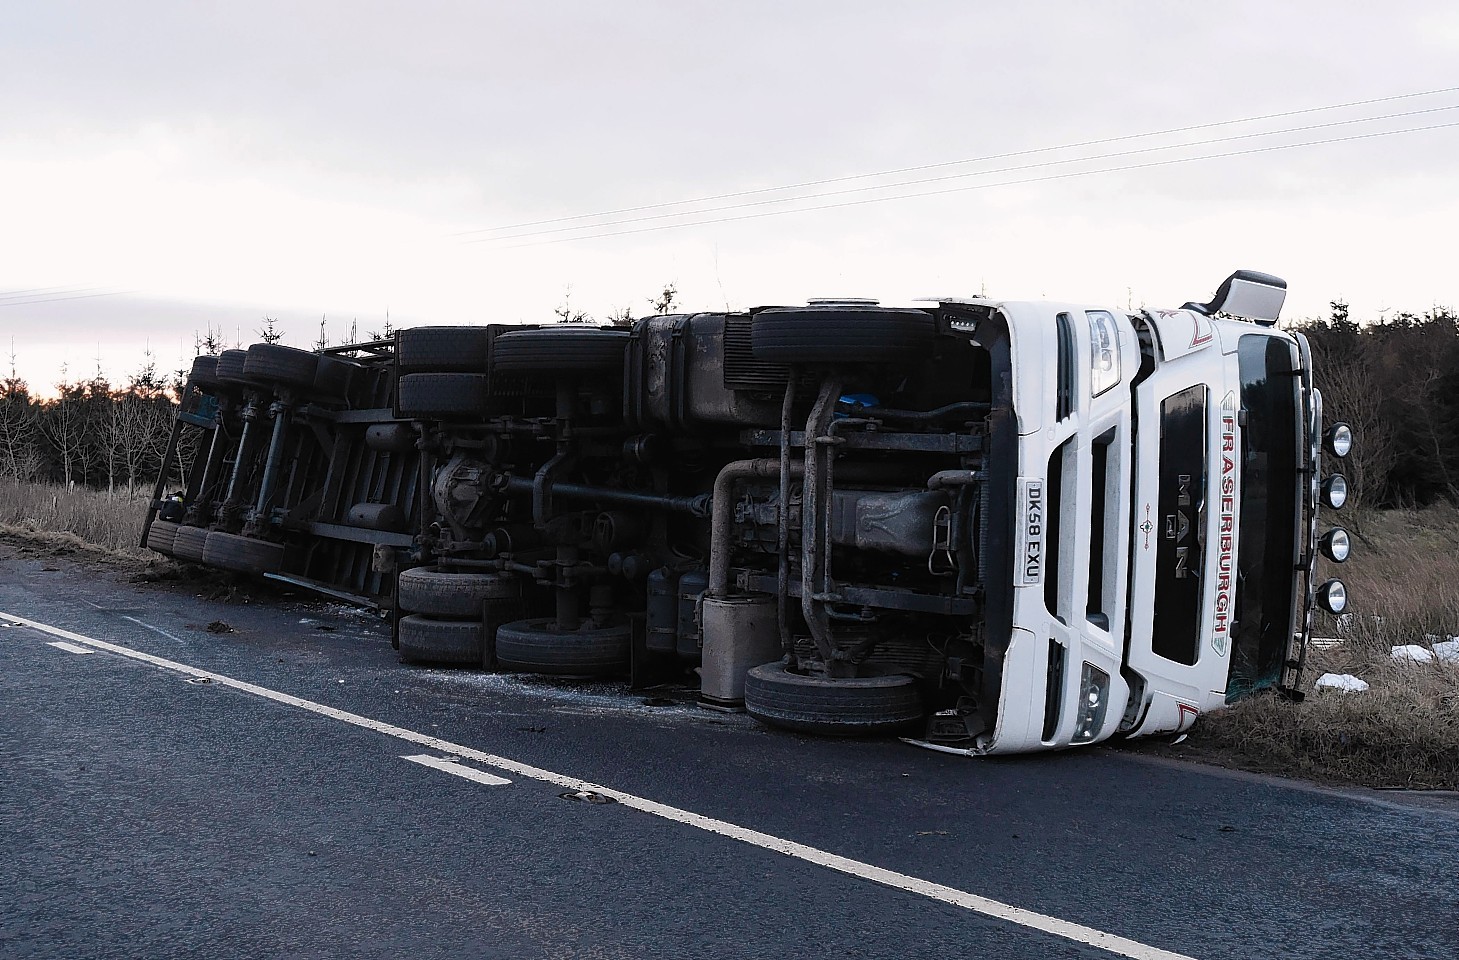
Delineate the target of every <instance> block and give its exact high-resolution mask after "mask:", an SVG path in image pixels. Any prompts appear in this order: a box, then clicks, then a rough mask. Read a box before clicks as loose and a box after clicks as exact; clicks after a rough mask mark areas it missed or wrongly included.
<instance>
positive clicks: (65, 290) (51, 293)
mask: <svg viewBox="0 0 1459 960" xmlns="http://www.w3.org/2000/svg"><path fill="white" fill-rule="evenodd" d="M100 289H102V288H101V287H36V288H35V289H34V290H10V291H7V292H6V293H4V294H0V301H5V300H26V299H30V298H31V297H35V296H38V295H40V294H44V295H46V296H48V297H64V296H69V295H70V294H73V293H90V292H91V291H93V290H100Z"/></svg>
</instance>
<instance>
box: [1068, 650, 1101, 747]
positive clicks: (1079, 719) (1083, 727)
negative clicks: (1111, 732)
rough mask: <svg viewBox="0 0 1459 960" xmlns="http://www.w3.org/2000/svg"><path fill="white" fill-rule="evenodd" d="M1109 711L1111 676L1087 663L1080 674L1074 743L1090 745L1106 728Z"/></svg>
mask: <svg viewBox="0 0 1459 960" xmlns="http://www.w3.org/2000/svg"><path fill="white" fill-rule="evenodd" d="M1108 709H1109V674H1107V673H1105V672H1104V671H1103V670H1101V669H1099V668H1098V667H1096V666H1095V665H1094V664H1092V663H1086V664H1085V665H1084V669H1083V670H1082V671H1080V674H1079V713H1078V714H1077V715H1076V717H1075V721H1074V741H1073V742H1074V743H1088V742H1089V741H1091V740H1093V739H1094V737H1095V735H1096V734H1098V733H1099V730H1100V728H1101V727H1103V726H1104V714H1105V711H1106V710H1108Z"/></svg>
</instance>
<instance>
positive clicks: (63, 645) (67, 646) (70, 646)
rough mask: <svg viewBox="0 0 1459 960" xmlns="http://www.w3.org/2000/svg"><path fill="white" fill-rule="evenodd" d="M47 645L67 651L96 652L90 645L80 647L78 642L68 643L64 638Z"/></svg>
mask: <svg viewBox="0 0 1459 960" xmlns="http://www.w3.org/2000/svg"><path fill="white" fill-rule="evenodd" d="M47 646H52V647H55V648H56V649H57V650H64V651H66V652H67V653H87V654H91V653H95V652H96V651H95V650H92V649H91V648H90V647H78V646H77V645H76V644H74V643H67V642H66V641H64V640H57V641H55V642H54V643H50V644H47Z"/></svg>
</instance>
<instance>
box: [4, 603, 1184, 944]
mask: <svg viewBox="0 0 1459 960" xmlns="http://www.w3.org/2000/svg"><path fill="white" fill-rule="evenodd" d="M0 618H3V619H5V620H9V621H10V622H11V623H15V624H18V625H20V626H23V627H30V628H31V629H32V630H38V631H40V632H41V633H46V634H50V635H51V636H53V637H63V638H65V639H67V640H72V641H75V642H77V643H82V644H86V645H87V646H90V647H95V648H96V649H98V650H105V651H107V652H109V653H115V654H117V655H119V656H123V657H128V658H130V659H132V660H139V661H141V662H142V663H150V664H151V665H152V666H154V667H161V668H162V669H164V670H172V671H175V672H178V673H185V674H187V675H188V676H191V677H207V678H208V679H210V680H212V681H214V682H215V683H218V684H220V685H221V686H225V687H232V688H233V689H234V690H240V691H242V692H244V693H250V694H253V695H254V696H256V697H262V698H263V699H265V700H272V701H273V702H275V703H281V704H284V705H286V706H290V707H296V708H298V709H300V710H307V711H309V712H310V713H315V714H318V715H320V716H323V717H329V718H331V719H334V720H339V721H342V722H344V723H348V724H352V725H353V726H356V727H360V728H362V729H365V730H373V731H375V732H376V733H381V734H384V735H385V736H388V737H395V738H397V739H400V740H404V741H406V742H407V743H413V744H416V745H418V746H422V747H425V748H426V749H428V750H436V751H439V752H441V753H448V754H452V755H453V756H457V757H461V758H463V759H465V760H473V761H475V762H477V763H479V764H482V765H483V766H488V767H495V768H496V769H498V770H502V771H505V772H507V773H514V774H516V775H517V776H519V777H526V778H527V779H529V780H540V781H541V782H543V783H550V784H552V785H553V786H556V787H561V788H563V789H565V790H589V791H592V792H594V793H601V794H604V795H605V796H609V797H612V798H613V799H614V800H617V801H618V802H619V803H620V804H622V805H623V806H625V807H630V808H632V809H634V810H639V811H642V812H644V813H649V814H652V815H654V816H656V817H662V818H663V819H665V820H671V821H673V822H675V823H681V824H684V825H685V826H690V827H695V828H697V829H699V830H703V831H705V832H706V833H713V834H716V835H718V836H721V837H728V838H729V839H731V840H738V841H740V842H741V843H746V844H749V845H750V846H752V847H759V848H760V849H762V850H769V851H771V852H773V853H783V854H785V855H786V856H788V857H794V858H795V859H797V860H802V861H805V862H806V863H813V864H815V865H817V866H820V867H825V868H826V869H828V870H835V871H836V872H838V873H843V874H846V875H848V876H852V877H859V878H861V879H863V880H870V881H872V882H873V883H879V884H881V885H883V886H887V887H891V888H893V889H896V890H903V891H906V892H907V893H915V894H917V895H919V896H923V897H927V898H928V899H930V900H937V901H939V902H941V903H946V904H950V905H952V906H955V907H962V908H963V909H965V910H971V911H973V912H974V913H980V914H982V915H984V916H987V917H993V918H995V919H998V920H1006V921H1008V922H1009V923H1016V924H1018V925H1019V926H1021V927H1027V928H1028V929H1030V930H1038V931H1041V932H1043V933H1048V934H1052V935H1054V936H1056V937H1063V938H1064V939H1066V940H1072V941H1073V942H1075V943H1082V944H1086V945H1088V946H1091V947H1097V948H1099V949H1101V950H1105V951H1108V952H1109V953H1114V954H1118V955H1120V956H1123V957H1131V958H1133V960H1192V958H1191V957H1188V956H1186V955H1185V954H1180V953H1173V952H1171V951H1169V950H1162V949H1160V948H1159V947H1152V946H1149V945H1148V944H1144V943H1140V942H1139V941H1136V940H1129V939H1126V938H1125V937H1120V936H1116V935H1115V934H1112V933H1105V932H1104V931H1103V930H1096V929H1094V928H1093V927H1086V926H1084V925H1082V924H1078V923H1072V922H1070V921H1068V920H1060V919H1059V918H1058V917H1050V916H1048V915H1046V914H1042V913H1035V912H1034V911H1032V910H1025V909H1023V908H1021V907H1015V906H1012V905H1010V904H1006V903H1002V902H1000V901H997V900H991V899H989V898H988V897H980V896H978V895H977V894H975V893H968V892H967V891H965V890H958V889H957V888H955V887H948V886H944V885H942V884H940V883H933V882H931V881H929V880H922V879H920V878H918V877H913V876H908V875H907V874H905V873H898V872H896V871H895V870H887V869H884V868H882V867H878V866H875V865H874V864H870V863H863V862H861V861H859V860H852V859H851V858H850V857H842V856H839V855H837V854H834V853H829V852H827V851H825V850H820V849H817V848H816V847H809V846H806V845H805V844H803V843H796V842H795V841H793V840H785V839H782V838H781V837H776V836H772V835H771V834H768V833H761V832H760V831H758V830H751V829H749V828H747V827H741V826H738V825H736V824H733V823H727V822H726V821H724V820H716V819H714V818H713V817H706V816H703V815H701V814H697V813H693V812H691V811H689V810H682V809H680V808H678V807H671V806H669V805H668V804H664V803H658V802H656V801H654V800H647V799H645V798H643V797H638V796H634V795H633V794H631V793H624V792H623V791H622V790H614V789H613V788H612V787H605V786H603V785H601V784H597V783H592V782H590V781H587V780H580V779H578V778H577V777H570V776H566V775H565V774H561V773H554V772H553V771H551V770H544V769H542V768H541V767H534V766H531V765H530V764H525V763H519V762H518V761H516V760H510V759H508V758H506V757H499V756H496V755H495V754H490V753H486V752H485V751H482V750H477V749H474V748H472V747H467V746H463V745H461V744H457V743H452V742H450V741H449V740H442V739H440V738H439V737H431V736H427V735H426V734H423V733H416V732H415V731H414V730H407V729H405V728H404V727H397V726H394V725H392V724H388V723H384V722H382V721H380V720H372V719H370V718H369V717H362V716H360V715H359V714H356V713H350V712H348V711H346V710H338V709H336V708H334V707H329V706H325V705H324V704H322V703H315V702H314V701H312V700H305V699H303V698H301V697H295V696H292V695H290V694H287V693H280V692H279V691H277V690H270V689H269V688H267V687H260V686H258V685H256V684H252V683H247V682H245V681H243V680H234V679H233V678H232V677H225V676H223V675H222V674H218V673H210V672H209V671H207V670H199V669H198V668H197V667H190V666H187V665H186V664H182V663H177V662H176V661H173V660H166V659H163V658H162V657H156V656H153V655H152V654H150V653H143V652H142V651H140V650H133V649H131V648H130V647H123V646H120V645H119V644H115V643H109V642H107V641H105V640H96V639H93V638H91V637H87V636H84V635H82V634H79V633H72V632H71V631H69V630H62V629H61V628H60V627H53V626H50V625H49V624H44V623H37V622H36V621H34V620H27V619H25V618H24V617H18V616H16V615H14V614H11V613H4V612H0Z"/></svg>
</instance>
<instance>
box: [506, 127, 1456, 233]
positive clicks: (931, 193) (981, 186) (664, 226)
mask: <svg viewBox="0 0 1459 960" xmlns="http://www.w3.org/2000/svg"><path fill="white" fill-rule="evenodd" d="M1450 127H1459V121H1454V122H1453V123H1436V124H1432V125H1430V126H1425V127H1404V128H1402V129H1399V130H1382V131H1378V132H1376V133H1359V134H1354V135H1352V136H1350V137H1333V138H1330V139H1327V140H1306V141H1300V142H1298V143H1280V144H1273V145H1271V146H1265V147H1249V148H1247V149H1245V150H1231V151H1228V152H1226V153H1210V154H1203V155H1200V156H1195V157H1173V158H1170V159H1168V160H1153V161H1151V162H1149V163H1131V164H1125V165H1123V166H1118V167H1102V168H1100V169H1098V170H1075V171H1071V172H1069V173H1056V174H1050V175H1048V176H1043V177H1026V178H1024V179H1021V180H1000V181H999V182H997V183H974V184H969V185H967V186H961V187H948V188H946V189H943V190H927V191H923V192H922V193H906V194H898V195H896V196H891V197H866V198H864V199H861V200H842V201H839V202H837V203H823V204H819V205H817V206H812V207H797V208H796V209H794V210H764V211H761V212H759V213H746V214H741V215H739V216H734V217H716V218H714V219H711V220H691V221H688V222H686V223H659V224H654V225H653V226H648V227H637V228H634V229H632V230H615V231H612V232H609V233H592V234H588V235H586V236H578V237H554V238H553V239H550V240H537V241H533V242H531V243H519V244H513V245H511V246H507V247H501V248H500V249H503V250H516V249H520V248H522V247H541V246H547V245H549V244H555V243H571V242H572V241H575V240H598V239H602V238H604V237H621V236H626V235H629V234H635V233H651V232H653V231H656V230H672V229H675V228H677V227H701V226H707V225H709V224H715V223H732V222H734V221H737V220H758V219H761V218H763V217H778V216H783V215H785V214H788V213H808V212H810V211H813V210H833V209H837V208H839V207H858V206H864V205H866V204H871V203H885V202H886V201H888V200H912V199H916V198H918V197H939V196H944V195H946V194H949V193H965V192H968V191H971V190H988V189H991V188H993V187H1012V186H1021V185H1024V184H1030V183H1048V182H1050V181H1054V180H1072V179H1074V178H1076V177H1089V176H1094V175H1095V174H1101V173H1121V172H1125V171H1130V170H1148V169H1151V168H1153V167H1165V166H1171V165H1174V164H1177V163H1193V162H1195V161H1198V160H1221V159H1226V158H1229V157H1243V156H1251V155H1253V154H1259V153H1273V152H1275V151H1278V150H1292V149H1295V148H1297V147H1316V146H1324V145H1327V144H1333V143H1352V142H1354V141H1358V140H1373V139H1376V138H1378V137H1391V136H1395V135H1398V134H1403V133H1422V132H1425V131H1430V130H1445V129H1448V128H1450Z"/></svg>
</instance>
